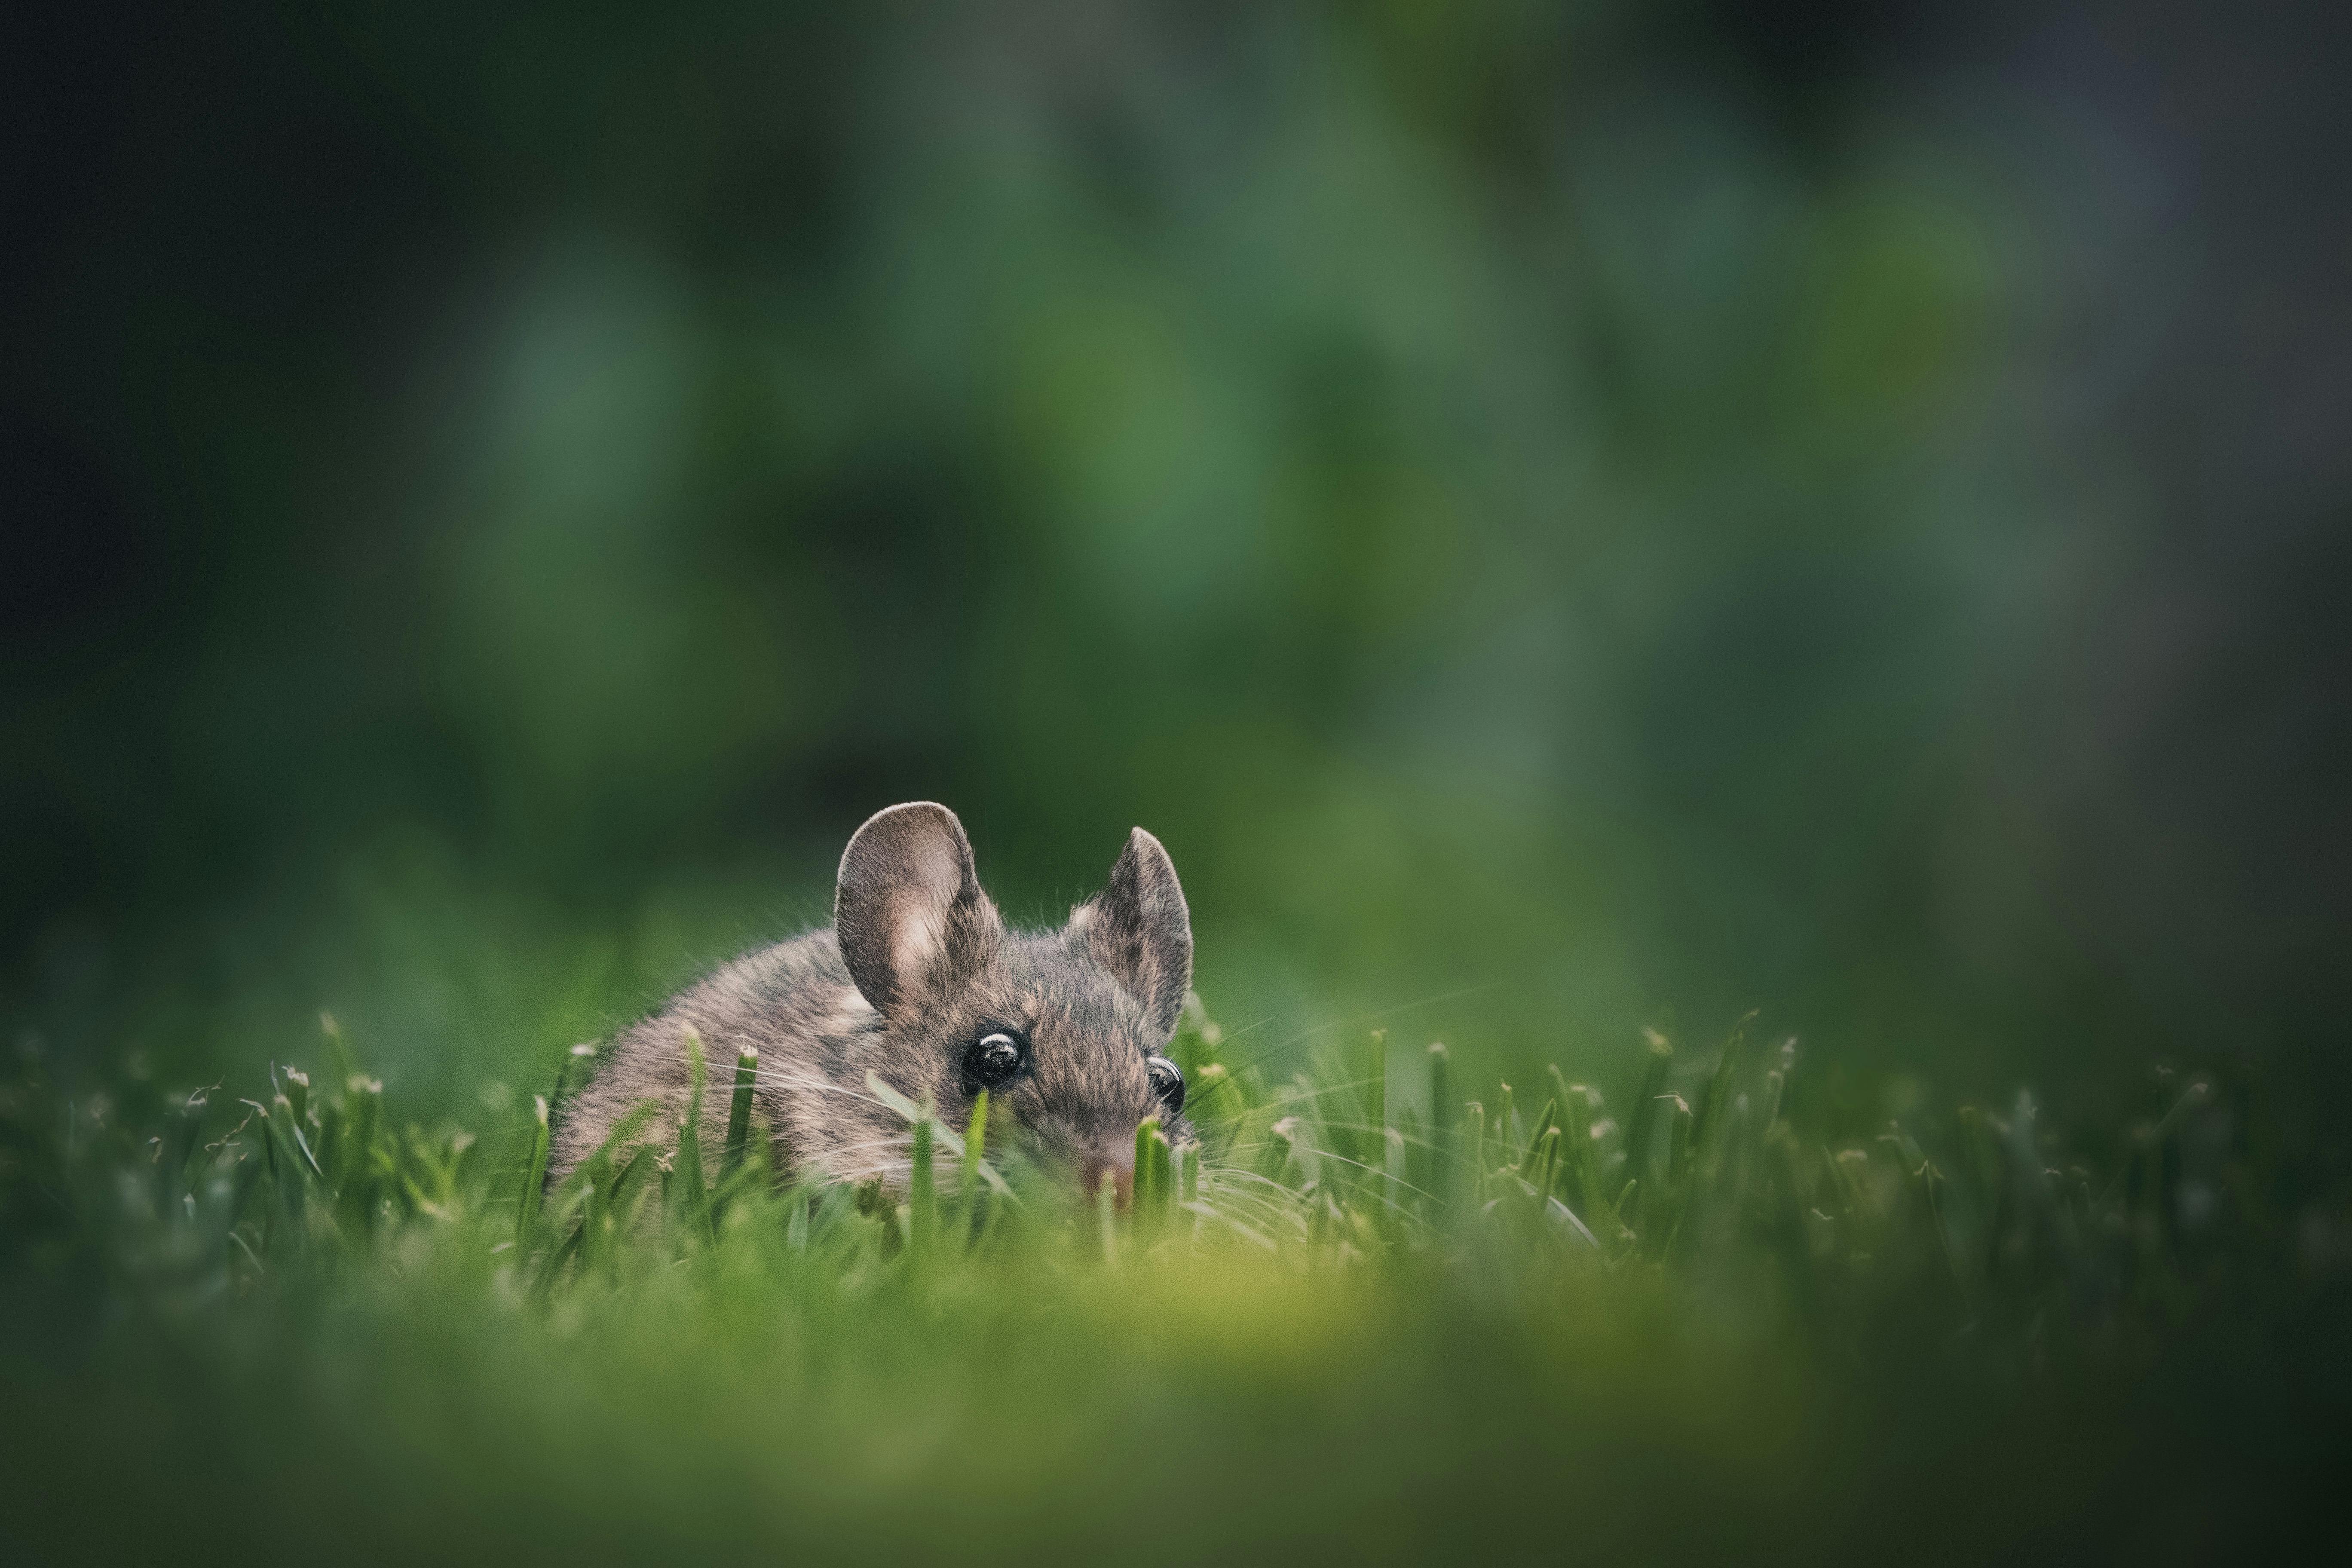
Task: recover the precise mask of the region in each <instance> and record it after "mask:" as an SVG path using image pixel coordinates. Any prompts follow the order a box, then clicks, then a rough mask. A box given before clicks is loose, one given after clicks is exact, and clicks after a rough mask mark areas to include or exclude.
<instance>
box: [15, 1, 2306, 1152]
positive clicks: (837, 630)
mask: <svg viewBox="0 0 2352 1568" xmlns="http://www.w3.org/2000/svg"><path fill="white" fill-rule="evenodd" d="M2218 16H2219V13H2218V12H2217V13H2216V14H2215V15H2214V16H2207V15H2205V14H2204V13H2203V12H2202V11H2200V9H2199V8H2196V7H2191V6H2187V5H2156V6H2153V7H2150V6H2146V5H2132V6H2126V5H2090V6H2086V7H2075V8H2070V9H2068V10H2066V11H2064V12H2063V13H2059V14H2055V15H2050V16H2044V15H2042V14H2039V13H2038V12H2035V11H2033V10H2031V9H2029V8H2026V7H2007V6H2001V5H1993V6H1989V7H1982V8H1971V9H1970V13H1969V15H1968V16H1966V17H1965V18H1958V19H1955V18H1953V17H1950V16H1940V17H1939V16H1936V15H1934V14H1932V13H1931V12H1930V11H1929V10H1928V9H1927V8H1924V7H1920V8H1911V7H1902V6H1895V7H1883V6H1874V5H1836V4H1832V5H1813V6H1800V7H1792V8H1790V7H1768V6H1764V5H1753V4H1736V3H1720V4H1701V3H1697V0H1670V3H1667V4H1651V5H1635V4H1611V3H1604V0H1591V3H1582V4H1574V5H1528V4H1509V3H1500V0H1497V3H1482V4H1458V5H1415V4H1402V3H1397V4H1387V5H1365V6H1318V7H1304V6H1302V7H1290V6H1274V7H1256V6H1235V5H1141V4H1127V3H1108V0H1091V3H1087V4H1063V5H1054V4H997V5H974V6H962V7H940V8H936V9H935V8H928V7H873V8H869V7H849V6H789V5H698V6H667V7H647V6H617V5H570V6H563V7H547V8H544V9H541V10H532V9H530V8H525V7H487V6H480V5H440V4H418V5H404V6H399V7H389V8H387V7H382V6H362V5H294V4H277V5H222V6H210V7H204V8H201V10H200V11H195V10H191V9H190V8H186V7H158V8H155V9H153V10H152V11H139V10H136V9H128V10H120V11H110V10H109V9H108V8H106V7H75V8H71V9H70V10H68V9H66V8H62V7H59V8H54V9H53V11H52V13H51V14H49V15H47V16H36V17H33V18H30V19H29V21H28V26H27V28H26V32H25V35H24V37H22V38H21V39H20V42H19V45H18V46H17V47H11V48H10V49H9V50H8V51H6V55H5V59H0V78H4V79H0V115H5V125H4V126H0V129H5V134H0V174H5V190H6V202H7V212H8V216H7V218H6V222H5V229H6V232H7V235H8V239H7V242H6V245H5V258H0V282H4V283H5V301H0V310H5V317H0V331H5V345H6V352H5V356H0V411H4V412H5V437H0V438H5V474H6V479H7V482H6V485H5V490H6V497H5V506H6V508H7V512H8V517H7V521H6V522H5V529H0V987H5V997H4V998H0V1000H5V1024H6V1025H7V1026H8V1027H9V1029H10V1030H11V1031H12V1032H13V1033H16V1034H18V1035H20V1036H21V1037H29V1038H36V1039H38V1040H41V1041H44V1042H47V1044H48V1045H50V1046H51V1047H55V1048H57V1049H58V1050H60V1051H61V1052H63V1053H64V1054H65V1055H66V1057H67V1058H68V1059H82V1060H87V1061H92V1062H95V1061H98V1060H101V1059H103V1060H108V1061H111V1060H113V1059H114V1058H117V1057H118V1056H119V1055H120V1054H121V1053H122V1052H123V1051H125V1050H138V1051H142V1052H144V1053H147V1055H148V1056H149V1058H151V1059H152V1060H153V1061H155V1062H156V1063H158V1064H160V1065H161V1066H163V1067H164V1068H168V1070H169V1071H171V1072H172V1073H173V1074H175V1075H181V1076H194V1075H205V1076H211V1075H215V1074H220V1073H232V1074H249V1073H251V1072H254V1071H257V1070H258V1067H259V1064H260V1063H261V1062H263V1061H264V1060H266V1059H268V1058H271V1057H279V1058H282V1057H284V1056H286V1055H287V1054H289V1052H294V1051H301V1050H308V1049H309V1048H310V1041H311V1039H312V1035H311V1030H312V1028H313V1025H312V1023H311V1022H310V1020H311V1018H312V1016H313V1014H314V1013H315V1011H316V1010H317V1009H319V1008H320V1007H321V1006H326V1007H330V1008H332V1009H333V1010H334V1011H335V1012H336V1013H337V1015H338V1016H340V1017H341V1018H342V1020H343V1022H344V1024H345V1026H346V1027H347V1028H348V1029H349V1030H350V1032H351V1034H352V1037H354V1039H355V1040H356V1041H357V1043H358V1045H359V1047H360V1049H361V1050H362V1054H363V1055H364V1056H365V1058H367V1059H368V1060H369V1061H370V1063H371V1065H372V1066H373V1068H375V1069H376V1070H378V1071H380V1072H382V1073H383V1077H384V1078H385V1079H387V1080H388V1081H390V1082H392V1083H394V1085H395V1086H396V1087H397V1088H398V1089H399V1090H400V1091H401V1092H402V1093H403V1095H404V1096H405V1097H408V1100H409V1103H411V1104H412V1105H416V1104H425V1103H440V1104H443V1105H457V1104H464V1103H469V1097H470V1096H471V1095H472V1094H473V1093H474V1092H475V1090H476V1089H477V1087H478V1084H479V1083H480V1082H481V1081H482V1080H483V1079H515V1080H517V1081H523V1080H525V1079H529V1078H530V1077H531V1076H532V1075H537V1074H540V1073H541V1072H542V1071H543V1070H544V1068H545V1066H546V1064H547V1063H549V1062H550V1061H551V1059H552V1056H553V1054H554V1053H555V1052H556V1051H557V1050H558V1049H559V1047H562V1046H563V1045H565V1044H568V1043H569V1042H571V1041H572V1040H574V1039H578V1038H583V1037H589V1036H593V1035H595V1034H597V1033H600V1032H602V1031H604V1029H607V1028H609V1027H611V1026H613V1025H614V1023H616V1022H618V1021H620V1020H622V1019H624V1018H625V1017H627V1016H630V1015H631V1014H632V1013H634V1012H635V1011H636V1010H638V1009H640V1008H643V1007H645V1006H646V1005H651V1004H652V1003H654V1002H656V1001H657V1000H658V999H659V998H660V997H661V996H662V995H664V994H667V991H668V990H670V989H671V988H673V987H674V986H676V985H677V984H680V983H682V982H683V981H684V980H686V979H687V978H688V977H689V976H691V975H692V974H693V973H695V972H696V971H698V969H699V968H700V967H702V966H704V965H706V964H708V963H711V962H713V961H715V960H717V959H719V958H721V957H723V956H726V955H727V954H729V953H730V952H733V951H735V950H736V949H738V948H740V947H742V946H745V945H748V944H750V943H751V942H757V941H763V940H768V939H772V938H773V937H777V936H781V935H783V934H787V933H788V932H790V931H793V929H796V928H797V927H798V926H800V925H801V924H803V923H804V922H807V921H814V920H821V919H823V918H824V912H825V910H826V909H827V907H828V900H829V895H830V879H831V871H832V865H833V861H834V859H835V857H836V856H837V855H838V853H839V851H840V847H841V845H842V843H843V841H844V840H845V837H846V836H847V834H848V833H849V831H850V830H851V829H852V828H853V827H854V826H856V824H857V822H858V821H860V820H861V819H862V818H863V817H864V816H866V814H867V813H869V812H870V811H872V810H874V809H876V808H877V807H879V806H881V805H887V804H889V803H892V802H895V801H899V800H904V799H909V798H920V797H929V798H936V799H939V800H941V801H945V802H947V803H949V804H950V805H953V806H954V807H955V808H956V809H957V810H958V811H959V812H960V813H961V815H962V816H963V819H964V821H965V823H966V824H967V826H969V828H970V829H971V834H972V837H973V839H974V842H975V845H976V847H977V848H978V851H979V854H980V857H981V859H982V874H983V876H984V877H985V878H986V879H988V880H989V881H990V883H991V885H992V887H993V888H994V889H996V890H997V892H998V894H999V897H1000V899H1001V900H1003V902H1004V903H1005V904H1006V906H1007V907H1008V909H1010V910H1013V911H1014V912H1016V913H1019V914H1022V915H1024V916H1027V917H1030V918H1045V917H1049V916H1053V915H1055V914H1056V913H1058V912H1059V911H1060V910H1062V909H1063V908H1064V907H1065V906H1066V904H1067V903H1068V902H1070V901H1072V900H1076V899H1077V898H1079V897H1082V896H1084V895H1085V894H1086V893H1087V891H1088V890H1089V889H1091V888H1092V886H1093V885H1094V884H1095V882H1096V880H1097V879H1098V878H1099V877H1100V875H1101V874H1102V872H1103V871H1104V870H1105V869H1106V868H1108V863H1109V861H1110V858H1111V857H1112V855H1113V854H1114V852H1115V851H1116V849H1117V848H1118V843H1119V838H1120V835H1121V834H1122V833H1123V832H1124V831H1125V829H1126V828H1127V827H1128V826H1129V825H1130V824H1134V823H1141V824H1144V825H1146V826H1150V827H1151V828H1152V829H1153V830H1154V831H1155V832H1157V833H1158V834H1160V837H1162V838H1163V839H1164V840H1165V841H1166V842H1167V844H1168V845H1169V847H1171V851H1172V852H1173V854H1174V856H1175V858H1176V862H1177V865H1178V867H1179V868H1180V870H1181V873H1182V875H1183V877H1184V879H1185V885H1186V888H1187V890H1188V892H1189V894H1190V896H1191V900H1192V908H1193V911H1194V918H1195V921H1196V927H1197V931H1198V936H1199V942H1200V968H1199V977H1200V985H1201V989H1202V992H1203V994H1204V995H1205V996H1206V998H1207V1000H1208V1002H1209V1005H1211V1007H1212V1009H1213V1011H1214V1012H1215V1013H1216V1014H1217V1015H1218V1016H1220V1017H1221V1018H1222V1019H1223V1021H1224V1022H1225V1023H1226V1025H1227V1026H1228V1028H1240V1027H1243V1026H1255V1027H1256V1035H1257V1037H1258V1038H1259V1039H1260V1040H1262V1041H1263V1042H1264V1044H1265V1047H1266V1048H1268V1049H1275V1048H1286V1047H1287V1046H1288V1045H1289V1044H1290V1043H1291V1042H1294V1041H1296V1040H1297V1039H1298V1038H1299V1037H1301V1036H1302V1035H1303V1034H1304V1033H1305V1032H1306V1031H1308V1030H1311V1029H1314V1028H1316V1027H1318V1026H1330V1025H1335V1024H1339V1023H1348V1024H1351V1025H1352V1024H1368V1023H1370V1022H1372V1021H1375V1020H1376V1019H1385V1020H1387V1021H1389V1022H1391V1024H1392V1025H1393V1026H1395V1027H1396V1028H1397V1029H1398V1030H1399V1031H1400V1032H1402V1033H1403V1034H1406V1035H1410V1036H1412V1037H1424V1038H1425V1037H1444V1038H1446V1039H1448V1040H1450V1041H1452V1042H1454V1045H1455V1046H1456V1048H1457V1050H1459V1051H1462V1052H1465V1053H1468V1056H1469V1061H1470V1066H1471V1069H1472V1070H1480V1069H1481V1068H1484V1067H1486V1066H1489V1065H1492V1066H1500V1067H1503V1068H1511V1066H1512V1064H1514V1063H1519V1062H1524V1061H1527V1060H1528V1059H1531V1058H1554V1059H1559V1060H1561V1061H1563V1062H1565V1063H1568V1064H1570V1070H1571V1071H1572V1072H1574V1071H1594V1070H1601V1071H1614V1070H1615V1066H1616V1064H1620V1063H1622V1062H1625V1061H1626V1060H1628V1059H1629V1051H1628V1047H1629V1044H1630V1043H1631V1042H1632V1040H1633V1038H1634V1036H1635V1031H1636V1029H1637V1028H1638V1027H1639V1026H1643V1025H1654V1026H1659V1027H1662V1028H1664V1029H1666V1030H1667V1031H1668V1032H1670V1033H1673V1034H1675V1035H1677V1036H1678V1037H1695V1038H1697V1039H1699V1040H1700V1041H1701V1042H1702V1043H1704V1041H1705V1040H1706V1039H1711V1038H1712V1037H1716V1036H1717V1035H1718V1034H1719V1033H1720V1031H1722V1030H1723V1029H1724V1028H1726V1027H1727V1026H1728V1025H1729V1024H1730V1022H1731V1020H1732V1019H1733V1018H1734V1017H1736V1016H1738V1015H1739V1014H1740V1013H1742V1012H1744V1011H1745V1010H1747V1009H1748V1008H1749V1007H1761V1008H1763V1009H1765V1016H1766V1020H1767V1026H1769V1027H1770V1028H1772V1029H1774V1030H1776V1031H1780V1030H1786V1031H1793V1032H1796V1033H1798V1034H1800V1035H1801V1036H1802V1037H1804V1038H1805V1040H1806V1041H1807V1048H1808V1049H1809V1050H1810V1051H1812V1052H1814V1053H1815V1054H1816V1059H1824V1058H1825V1059H1826V1060H1828V1061H1829V1062H1830V1063H1832V1064H1833V1065H1835V1066H1837V1067H1839V1068H1847V1069H1852V1070H1853V1071H1857V1072H1860V1071H1864V1070H1868V1071H1871V1072H1874V1073H1878V1072H1887V1071H1892V1072H1895V1073H1899V1074H1903V1075H1912V1074H1918V1075H1927V1076H1930V1077H1932V1078H1934V1079H1936V1080H1937V1082H1938V1083H1939V1084H1941V1085H1945V1086H1948V1088H1950V1089H1952V1090H1954V1091H1956V1092H1959V1093H1969V1092H1978V1091H1981V1090H1986V1089H1997V1088H2000V1087H2002V1086H2005V1085H2007V1084H2010V1083H2012V1082H2015V1081H2017V1080H2019V1079H2025V1080H2028V1081H2031V1082H2032V1083H2034V1084H2036V1085H2037V1086H2038V1087H2041V1088H2042V1089H2045V1090H2048V1091H2050V1092H2053V1093H2058V1094H2062V1095H2063V1094H2067V1093H2084V1092H2090V1089H2088V1088H2087V1087H2086V1086H2093V1085H2097V1084H2103V1083H2105V1082H2108V1081H2110V1080H2112V1079H2116V1076H2117V1075H2124V1074H2136V1073H2137V1071H2138V1070H2139V1068H2140V1066H2141V1064H2144V1063H2145V1062H2147V1060H2148V1059H2150V1058H2157V1057H2164V1056H2176V1057H2178V1056H2187V1055H2195V1056H2213V1055H2217V1054H2226V1055H2236V1056H2241V1057H2244V1058H2250V1059H2252V1060H2253V1061H2255V1062H2256V1063H2258V1064H2264V1065H2267V1066H2268V1067H2270V1068H2273V1070H2277V1071H2283V1072H2284V1073H2286V1074H2288V1075H2290V1076H2291V1077H2292V1078H2293V1079H2294V1080H2295V1081H2297V1082H2298V1083H2304V1084H2308V1085H2311V1086H2313V1087H2314V1088H2315V1089H2334V1088H2336V1086H2337V1079H2338V1078H2339V1077H2340V1072H2341V1069H2340V1068H2337V1067H2336V1065H2335V1063H2336V1058H2337V1057H2338V1056H2339V1055H2340V1052H2339V1050H2338V1047H2340V1044H2341V1042H2342V1037H2343V1026H2342V1024H2341V1021H2340V1013H2341V1008H2340V1004H2339V1002H2338V999H2337V997H2336V984H2335V982H2336V979H2337V978H2338V976H2339V975H2340V973H2341V971H2342V967H2343V957H2342V955H2343V953H2344V952H2345V951H2346V943H2345V938H2346V936H2347V929H2352V897H2348V896H2347V877H2346V875H2345V872H2346V870H2347V858H2352V857H2347V848H2352V834H2348V833H2347V829H2352V818H2347V809H2346V802H2347V798H2352V795H2347V788H2346V786H2347V782H2352V781H2347V771H2352V747H2347V726H2346V723H2345V721H2344V716H2343V713H2342V703H2341V700H2340V697H2339V695H2338V694H2339V693H2340V691H2341V690H2343V689H2346V686H2347V680H2346V677H2347V675H2352V634H2347V617H2346V616H2344V614H2343V612H2342V609H2341V605H2340V600H2341V596H2342V595H2341V588H2342V585H2343V584H2344V583H2345V582H2346V581H2347V574H2346V571H2345V568H2346V566H2347V564H2352V559H2348V558H2347V557H2348V556H2352V552H2347V545H2346V542H2345V541H2344V538H2343V529H2342V527H2341V524H2342V522H2343V521H2344V517H2345V500H2346V498H2347V494H2352V473H2347V451H2346V443H2345V442H2344V440H2343V432H2344V430H2345V428H2346V416H2347V413H2352V310H2347V289H2346V285H2345V278H2344V272H2343V259H2344V257H2345V256H2346V255H2347V241H2348V240H2352V199H2347V197H2352V191H2347V184H2352V156H2347V153H2352V146H2347V141H2352V138H2347V134H2346V128H2345V126H2344V124H2343V117H2342V114H2341V111H2340V107H2339V106H2338V104H2337V101H2336V100H2337V97H2338V82H2337V80H2336V77H2337V75H2338V72H2337V69H2336V67H2337V66H2338V65H2340V63H2341V60H2342V59H2343V58H2344V55H2343V50H2342V47H2341V46H2342V45H2343V44H2344V43H2345V42H2346V37H2345V34H2346V30H2347V22H2346V19H2345V16H2344V14H2343V13H2342V12H2341V11H2340V10H2337V11H2335V12H2332V13H2323V12H2321V11H2319V10H2317V9H2313V10H2311V11H2310V12H2308V13H2303V12H2298V11H2296V10H2294V9H2279V8H2269V9H2264V8H2254V9H2252V10H2248V9H2235V10H2232V11H2231V12H2230V13H2228V17H2227V21H2226V23H2223V22H2222V21H2221V20H2219V19H2218ZM1890 1092H1895V1091H1890Z"/></svg>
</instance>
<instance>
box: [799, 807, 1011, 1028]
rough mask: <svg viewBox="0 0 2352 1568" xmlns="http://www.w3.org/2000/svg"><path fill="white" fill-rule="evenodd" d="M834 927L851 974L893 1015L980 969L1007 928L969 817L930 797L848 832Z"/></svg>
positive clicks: (861, 990)
mask: <svg viewBox="0 0 2352 1568" xmlns="http://www.w3.org/2000/svg"><path fill="white" fill-rule="evenodd" d="M833 926H834V934H835V938H836V940H838V941H839V942H840V943H841V959H842V962H843V963H845V964H847V965H848V966H849V978H850V979H851V980H853V981H855V982H856V984H857V990H858V994H860V995H862V996H864V997H865V998H866V1001H868V1002H870V1003H872V1004H873V1005H874V1010H875V1011H876V1012H877V1013H880V1014H882V1015H883V1016H886V1017H887V1016H889V1015H890V1012H891V1010H892V1009H893V1008H894V1007H896V1006H897V1005H898V1004H899V1003H901V1002H902V1001H905V1000H907V999H908V998H911V997H916V996H919V995H921V994H923V993H924V992H925V991H927V990H930V989H933V988H936V987H938V986H941V985H945V984H950V983H951V982H952V981H954V980H955V979H956V978H958V977H959V976H961V975H968V974H971V973H976V972H977V971H978V970H979V969H980V967H981V966H982V964H984V963H986V962H987V960H988V958H989V957H990V955H991V954H992V953H993V952H995V948H996V943H997V942H998V941H999V940H1000V939H1001V938H1002V937H1003V929H1004V928H1003V924H1002V922H1000V921H998V919H997V915H996V906H995V905H993V904H992V903H990V902H989V901H988V895H986V894H985V893H983V892H982V891H981V890H980V879H979V877H978V876H977V875H976V874H975V873H974V872H973V870H972V864H971V841H970V840H968V839H966V838H965V837H964V836H963V824H961V823H960V822H958V821H957V820H956V817H955V813H954V812H952V811H950V810H949V809H948V808H947V807H946V806H943V805H933V804H932V803H931V802H929V801H927V800H919V801H911V802H909V803H908V804H907V805H894V806H892V807H891V808H890V809H889V810H887V811H882V812H877V813H876V814H875V815H874V816H871V817H869V818H867V819H866V826H863V827H861V828H859V829H858V830H857V831H856V834H854V835H853V836H851V837H850V840H849V847H848V848H846V849H845V850H843V851H842V855H841V876H840V879H839V881H838V883H837V884H836V885H835V890H834V899H833Z"/></svg>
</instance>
